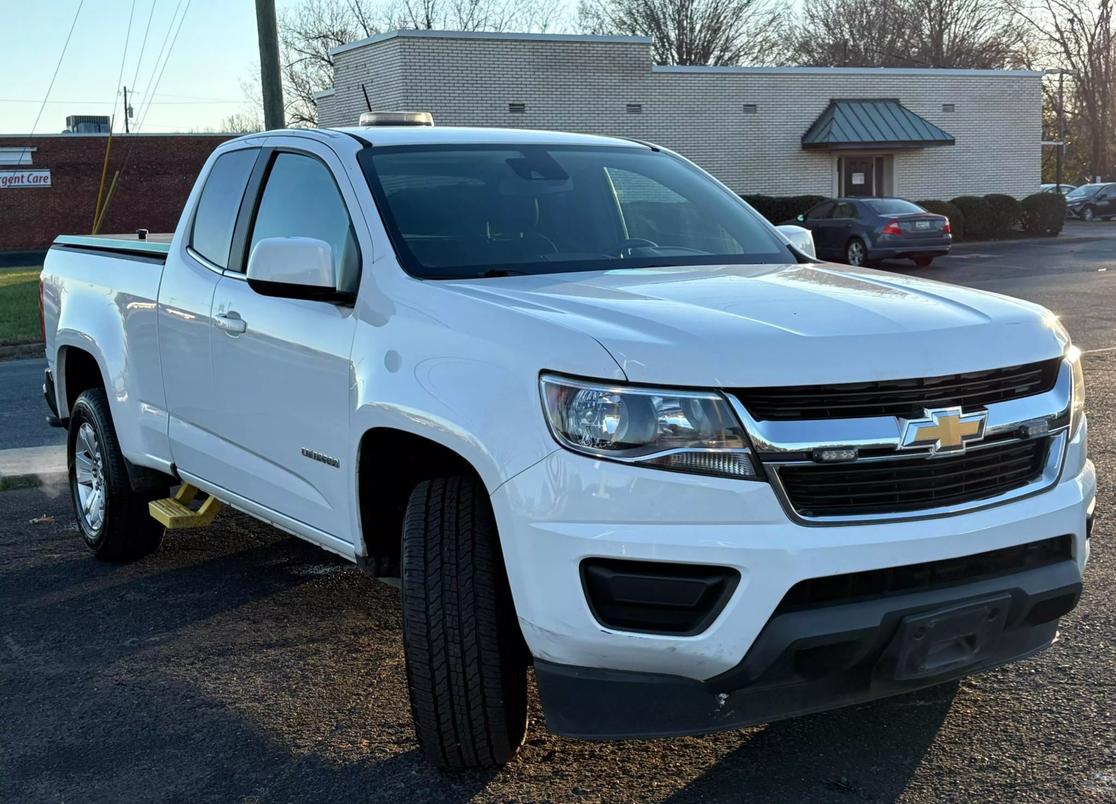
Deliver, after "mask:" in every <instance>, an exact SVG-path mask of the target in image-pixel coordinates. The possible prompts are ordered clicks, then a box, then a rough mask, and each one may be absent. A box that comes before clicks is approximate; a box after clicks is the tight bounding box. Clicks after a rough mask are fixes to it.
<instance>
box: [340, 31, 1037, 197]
mask: <svg viewBox="0 0 1116 804" xmlns="http://www.w3.org/2000/svg"><path fill="white" fill-rule="evenodd" d="M335 58H336V65H337V66H336V73H337V76H336V77H337V81H336V96H335V97H334V99H333V102H332V103H330V104H328V106H327V107H323V109H322V115H321V123H322V125H353V124H355V122H356V121H357V119H358V118H359V114H360V112H361V111H362V110H363V109H364V98H363V96H362V95H361V92H360V82H361V81H364V82H366V86H367V88H368V90H369V95H370V96H371V98H372V102H373V106H374V107H376V108H381V109H421V110H427V111H430V112H432V113H433V114H434V119H435V122H436V123H437V124H439V125H466V126H504V127H519V128H538V129H556V130H563V131H578V132H586V133H593V134H608V135H614V136H622V137H635V138H639V139H645V140H649V141H653V142H656V143H659V144H661V145H665V146H667V147H669V148H672V149H674V150H676V151H678V152H679V153H681V154H683V155H684V156H686V157H688V158H690V159H692V160H694V161H695V162H697V163H698V164H699V165H701V166H702V167H704V168H705V169H707V170H709V171H710V172H711V173H713V174H714V175H715V176H717V177H718V178H719V179H721V180H722V181H724V182H725V183H726V184H727V185H729V186H730V187H732V188H733V189H734V190H737V191H739V192H743V193H769V194H773V195H787V194H793V193H820V194H831V193H834V192H835V191H836V187H835V175H836V168H835V154H833V153H831V152H827V151H823V152H817V151H804V150H802V148H801V137H802V134H803V133H804V132H805V131H806V129H807V128H809V126H810V124H811V123H812V122H813V121H814V120H815V119H816V118H817V116H818V115H819V114H821V113H822V111H823V110H824V109H825V107H826V105H827V104H828V103H829V101H830V99H832V98H898V99H899V101H900V102H902V103H903V105H905V106H906V107H908V108H909V109H911V110H912V111H914V112H916V113H918V114H920V115H922V116H923V117H925V118H926V119H927V120H929V121H930V122H932V123H934V124H936V125H938V126H940V127H942V128H943V129H945V130H946V131H948V132H949V133H951V134H952V135H953V136H954V137H955V138H956V144H955V145H952V146H943V147H937V148H925V149H919V150H915V151H908V152H897V153H896V155H895V157H894V166H895V179H894V192H895V194H897V195H902V196H906V197H908V198H914V199H920V198H945V199H948V198H952V197H954V196H957V195H961V194H965V193H974V194H984V193H989V192H1002V193H1008V194H1009V195H1014V196H1017V197H1022V196H1024V195H1027V194H1029V193H1032V192H1035V191H1036V190H1037V189H1038V185H1039V171H1040V166H1041V146H1040V144H1039V143H1040V139H1041V129H1040V117H1041V103H1042V99H1041V85H1040V80H1041V79H1040V78H1039V77H1038V76H1037V75H1035V74H1032V73H1018V72H1017V73H1007V72H995V71H950V70H870V71H866V70H787V69H773V70H765V69H748V68H744V69H725V70H689V71H680V70H677V69H672V68H653V67H652V65H651V53H650V47H649V45H648V44H647V43H646V42H645V41H641V40H639V39H631V40H629V41H593V40H586V39H585V38H580V37H538V36H529V35H524V36H522V37H519V38H515V37H508V36H506V35H505V36H502V37H484V36H478V35H473V36H467V37H461V36H459V37H454V36H452V35H447V34H445V33H442V32H439V33H438V34H425V35H419V34H416V33H414V32H408V33H407V34H405V35H399V36H389V37H387V38H383V39H381V41H374V42H372V43H370V44H367V45H363V46H359V47H353V48H351V49H345V50H342V51H341V52H338V53H337V54H336V57H335ZM509 103H526V104H527V111H526V113H524V114H515V113H510V112H509V111H508V104H509ZM629 103H639V104H642V113H641V114H631V113H629V112H628V111H627V108H626V107H627V104H629ZM945 103H952V104H954V105H955V108H956V111H955V112H952V113H948V112H943V111H942V104H945ZM745 104H755V105H756V107H757V111H756V113H754V114H746V113H745V112H744V105H745ZM327 109H328V111H327Z"/></svg>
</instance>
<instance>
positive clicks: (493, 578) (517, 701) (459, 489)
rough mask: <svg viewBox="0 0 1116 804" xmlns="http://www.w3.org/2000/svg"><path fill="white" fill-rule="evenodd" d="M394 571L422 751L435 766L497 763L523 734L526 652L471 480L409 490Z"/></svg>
mask: <svg viewBox="0 0 1116 804" xmlns="http://www.w3.org/2000/svg"><path fill="white" fill-rule="evenodd" d="M402 565H403V579H402V598H403V649H404V654H405V662H406V667H407V684H408V687H409V689H410V696H411V713H412V715H413V717H414V722H415V732H416V733H417V735H418V739H419V743H420V744H421V745H422V750H423V752H424V753H425V754H426V757H427V758H428V759H429V760H430V761H431V762H433V763H434V764H436V765H438V766H440V767H443V768H481V767H496V766H499V765H502V764H504V763H505V762H507V761H508V760H509V759H511V758H512V756H514V755H515V752H516V751H517V750H518V749H519V746H520V745H522V743H523V739H524V737H525V736H526V734H527V650H526V646H525V645H524V643H523V638H522V636H521V635H520V633H519V625H518V623H517V621H516V617H515V607H514V605H513V604H512V599H511V590H510V589H509V588H508V581H507V576H506V574H505V572H504V562H503V559H502V556H501V553H500V542H499V536H498V534H497V532H496V521H495V518H494V517H493V514H492V507H491V505H490V503H489V500H488V495H487V493H486V492H485V489H484V486H482V485H481V483H480V482H479V481H478V480H477V479H475V478H472V477H450V478H446V479H439V480H428V481H424V482H422V483H420V484H419V485H418V486H416V487H415V490H414V491H413V492H412V493H411V498H410V501H409V502H408V504H407V514H406V517H405V518H404V522H403V560H402Z"/></svg>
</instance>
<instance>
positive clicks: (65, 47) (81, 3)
mask: <svg viewBox="0 0 1116 804" xmlns="http://www.w3.org/2000/svg"><path fill="white" fill-rule="evenodd" d="M84 5H85V0H78V7H77V11H75V12H74V21H73V22H71V23H70V32H69V33H68V34H66V41H65V43H64V44H63V45H62V52H61V53H59V54H58V63H57V64H56V65H54V75H52V76H51V77H50V84H49V85H48V86H47V91H46V95H45V96H44V97H43V105H42V106H40V107H39V113H38V114H37V115H35V123H34V124H33V125H32V126H31V133H32V134H34V133H35V129H37V128H38V127H39V120H40V119H41V118H42V116H43V110H44V109H46V104H47V99H48V98H50V91H51V90H52V89H54V81H55V79H56V78H58V71H59V70H60V69H62V59H64V58H65V57H66V51H67V50H68V49H69V47H70V38H71V37H72V36H73V35H74V28H76V27H77V21H78V17H79V16H80V15H81V7H82V6H84Z"/></svg>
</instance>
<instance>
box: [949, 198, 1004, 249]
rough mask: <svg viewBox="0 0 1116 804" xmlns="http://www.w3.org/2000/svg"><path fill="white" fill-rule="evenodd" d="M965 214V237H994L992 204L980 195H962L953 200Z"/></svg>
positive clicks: (974, 238)
mask: <svg viewBox="0 0 1116 804" xmlns="http://www.w3.org/2000/svg"><path fill="white" fill-rule="evenodd" d="M950 203H951V204H953V205H954V206H955V207H957V208H958V209H959V210H961V214H962V215H964V216H965V239H966V240H987V239H988V238H989V237H993V236H994V234H993V229H992V225H991V218H992V205H991V204H989V203H988V202H987V201H985V200H984V199H983V198H981V197H980V196H979V195H961V196H958V197H957V198H954V199H953V200H952V201H951V202H950Z"/></svg>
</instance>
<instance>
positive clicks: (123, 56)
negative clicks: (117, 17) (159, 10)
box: [109, 0, 136, 128]
mask: <svg viewBox="0 0 1116 804" xmlns="http://www.w3.org/2000/svg"><path fill="white" fill-rule="evenodd" d="M135 14H136V0H132V10H131V11H129V12H128V28H127V30H126V31H125V32H124V52H123V53H122V54H121V56H120V73H119V74H118V75H117V76H116V87H115V89H114V91H113V93H112V115H111V118H115V117H116V98H117V97H118V96H119V94H120V82H121V81H123V80H124V62H126V61H127V60H128V42H129V41H130V40H131V38H132V18H133V17H134V16H135ZM109 125H110V126H112V123H111V122H110V123H109ZM127 126H128V98H127V96H125V97H124V127H125V128H127Z"/></svg>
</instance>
